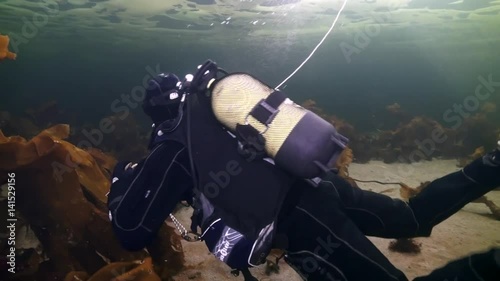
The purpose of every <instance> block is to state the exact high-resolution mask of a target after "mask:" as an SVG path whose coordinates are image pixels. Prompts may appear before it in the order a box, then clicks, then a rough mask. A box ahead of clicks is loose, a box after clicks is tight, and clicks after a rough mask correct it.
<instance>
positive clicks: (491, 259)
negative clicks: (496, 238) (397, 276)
mask: <svg viewBox="0 0 500 281" xmlns="http://www.w3.org/2000/svg"><path fill="white" fill-rule="evenodd" d="M499 278H500V248H496V249H492V250H490V251H488V252H485V253H478V254H473V255H470V256H468V257H464V258H462V259H459V260H456V261H453V262H450V263H448V264H447V265H445V266H443V267H442V268H439V269H436V270H434V271H433V272H431V273H430V274H429V275H427V276H423V277H418V278H415V279H413V280H414V281H445V280H448V281H475V280H477V281H498V279H499Z"/></svg>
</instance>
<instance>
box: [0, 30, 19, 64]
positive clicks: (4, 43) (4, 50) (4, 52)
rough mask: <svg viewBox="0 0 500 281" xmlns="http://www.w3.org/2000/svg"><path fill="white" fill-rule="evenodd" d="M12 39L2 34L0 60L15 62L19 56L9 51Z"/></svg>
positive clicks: (0, 35)
mask: <svg viewBox="0 0 500 281" xmlns="http://www.w3.org/2000/svg"><path fill="white" fill-rule="evenodd" d="M9 42H10V38H9V36H8V35H2V34H0V60H3V59H6V58H7V59H11V60H15V59H16V57H17V55H16V54H15V53H13V52H11V51H9Z"/></svg>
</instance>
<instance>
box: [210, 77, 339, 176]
mask: <svg viewBox="0 0 500 281" xmlns="http://www.w3.org/2000/svg"><path fill="white" fill-rule="evenodd" d="M209 89H210V92H211V103H212V110H213V112H214V115H215V116H216V118H217V119H218V121H219V122H221V123H222V124H223V125H224V126H225V127H226V128H228V129H229V130H230V131H231V132H232V133H234V134H235V135H236V136H237V137H238V139H239V141H240V146H239V150H240V152H241V154H242V155H243V156H245V157H246V158H248V159H249V160H253V159H255V158H258V157H265V156H268V157H270V158H272V159H273V160H274V161H275V163H276V165H278V166H280V167H282V168H283V169H285V170H286V171H288V172H290V173H291V174H293V175H296V176H298V177H301V178H314V177H318V176H321V174H322V173H323V172H324V171H326V170H328V169H329V168H331V166H332V165H333V164H334V163H335V161H336V160H337V158H338V156H339V155H340V153H341V152H342V151H343V149H344V148H345V147H346V143H347V142H348V139H347V138H346V137H344V136H342V135H341V134H339V133H338V132H337V130H336V129H335V127H334V126H333V125H332V124H330V123H329V122H327V121H325V120H324V119H323V118H321V117H320V116H318V115H316V114H315V113H313V112H311V111H309V110H307V109H305V108H303V107H301V106H299V105H297V104H296V103H294V102H293V101H292V100H290V99H289V98H288V97H287V96H286V94H285V93H284V92H282V91H280V90H275V89H273V88H271V87H270V86H268V85H266V84H265V83H264V82H262V81H260V80H258V79H257V78H255V77H253V76H252V75H250V74H247V73H232V74H228V75H226V76H224V77H222V78H220V79H217V80H215V81H213V83H211V85H210V88H209ZM264 155H265V156H264Z"/></svg>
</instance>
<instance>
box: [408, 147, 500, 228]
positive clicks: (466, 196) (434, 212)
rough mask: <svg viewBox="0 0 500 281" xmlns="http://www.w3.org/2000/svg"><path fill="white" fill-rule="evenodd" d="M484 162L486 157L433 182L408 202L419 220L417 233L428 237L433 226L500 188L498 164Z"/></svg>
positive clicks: (499, 165) (499, 168) (499, 167)
mask: <svg viewBox="0 0 500 281" xmlns="http://www.w3.org/2000/svg"><path fill="white" fill-rule="evenodd" d="M488 159H489V158H488V155H486V156H484V157H482V158H480V159H477V160H475V161H474V162H472V163H471V164H469V165H467V166H466V167H465V168H463V169H462V170H461V171H458V172H455V173H452V174H449V175H447V176H444V177H442V178H440V179H437V180H435V181H433V182H432V183H431V184H430V185H429V186H428V187H427V188H425V189H424V190H423V191H422V192H420V193H419V194H418V195H417V196H415V197H414V198H411V199H410V202H409V205H410V206H411V208H412V210H413V212H414V214H415V217H416V218H417V220H418V221H419V224H420V229H421V230H420V232H421V234H423V235H429V234H430V233H431V230H432V227H433V226H435V225H437V224H438V223H440V222H442V221H444V220H445V219H447V218H449V217H450V216H451V215H453V214H454V213H456V212H457V211H458V210H460V209H461V208H463V207H464V206H465V205H466V204H468V203H470V202H472V201H473V200H476V199H478V198H479V197H481V196H483V195H484V194H486V193H487V192H489V191H491V190H493V189H494V188H496V187H499V186H500V164H498V163H497V164H495V163H491V161H489V160H488Z"/></svg>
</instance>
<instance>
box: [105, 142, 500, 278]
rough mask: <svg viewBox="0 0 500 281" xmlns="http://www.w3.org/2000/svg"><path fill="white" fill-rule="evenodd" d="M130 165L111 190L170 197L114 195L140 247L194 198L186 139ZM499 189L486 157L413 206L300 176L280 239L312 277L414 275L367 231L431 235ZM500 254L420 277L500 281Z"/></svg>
mask: <svg viewBox="0 0 500 281" xmlns="http://www.w3.org/2000/svg"><path fill="white" fill-rule="evenodd" d="M127 163H128V162H127V161H125V162H121V163H120V164H118V165H117V167H116V169H115V172H114V175H113V177H115V179H114V183H113V184H112V187H111V193H113V192H118V190H123V189H126V188H129V187H130V186H133V188H132V190H141V189H142V190H143V193H144V190H146V189H147V188H148V187H151V186H153V187H154V186H163V187H164V188H161V189H159V190H160V191H159V192H158V193H155V194H151V195H148V196H159V198H162V200H161V202H162V203H161V204H156V205H153V206H140V205H139V206H137V204H135V203H134V202H125V201H124V200H122V201H120V198H118V199H116V198H115V197H116V196H113V194H110V198H114V201H113V200H110V202H109V206H111V207H110V209H116V205H115V204H122V208H120V211H119V212H117V213H114V214H113V215H114V216H115V217H113V226H114V228H115V232H116V234H117V237H118V238H119V240H120V241H121V242H122V244H123V245H124V247H126V248H128V249H131V250H138V249H141V248H143V247H144V246H146V245H147V244H148V243H150V241H152V239H153V238H154V236H155V234H156V232H157V231H158V229H159V227H161V225H162V223H163V221H164V220H165V218H166V217H167V216H168V214H169V213H170V212H172V210H173V209H174V208H175V205H176V204H177V203H178V202H180V201H181V200H187V199H189V198H190V194H191V193H190V190H191V187H192V180H191V171H190V169H189V167H190V165H189V155H188V153H187V148H186V147H185V146H184V145H183V144H181V143H179V142H176V141H172V140H165V141H162V142H159V143H158V144H156V145H155V146H152V147H151V153H150V154H149V155H148V156H147V157H146V158H144V160H143V161H141V162H139V163H138V165H137V166H135V167H130V165H129V167H128V169H124V168H125V165H126V164H127ZM464 171H465V172H464ZM256 177H258V175H256ZM497 186H500V167H489V166H487V165H485V164H484V163H483V162H482V160H481V159H479V160H477V161H475V162H473V163H472V164H470V165H469V166H467V167H466V168H465V169H463V170H461V171H457V172H455V173H451V174H449V175H446V176H444V177H442V178H439V179H437V180H435V181H433V182H432V183H431V184H430V185H429V186H428V187H427V188H426V189H424V190H423V191H422V192H421V193H420V194H418V195H417V196H416V197H414V198H412V199H411V200H410V202H409V203H408V204H407V203H405V202H404V201H402V200H399V199H393V198H391V197H388V196H386V195H382V194H378V193H374V192H371V191H366V190H362V189H360V188H358V187H353V186H352V185H350V184H349V183H348V182H347V181H345V180H343V179H342V178H340V177H339V176H337V175H336V174H334V173H329V174H327V175H326V177H324V178H323V179H322V181H321V182H320V184H319V186H318V187H316V188H314V187H311V186H310V185H309V184H308V183H307V182H306V181H304V180H300V179H297V180H296V181H295V183H293V184H292V187H291V188H290V192H289V193H288V195H287V197H286V199H285V201H284V204H283V207H282V208H281V211H280V213H279V221H278V222H279V225H278V234H279V235H278V237H280V238H283V237H286V240H285V241H286V242H287V243H285V244H283V243H280V245H281V246H284V247H286V249H285V250H286V253H287V255H286V256H285V260H286V261H287V263H289V264H290V265H291V266H292V267H293V268H294V269H295V270H296V271H297V272H298V273H299V274H300V275H301V276H303V277H304V278H305V279H307V280H354V281H355V280H377V281H378V280H407V278H406V277H405V275H404V273H403V272H401V271H400V270H398V269H397V268H396V267H394V266H393V265H392V264H391V263H390V262H389V260H388V259H387V258H386V257H385V256H384V255H383V254H382V253H381V252H380V251H379V250H378V249H377V248H376V247H375V246H374V245H373V244H372V243H371V242H370V240H368V239H367V238H366V236H365V235H369V236H377V237H384V238H410V237H419V236H429V235H430V234H431V230H432V228H433V227H434V226H435V225H436V224H438V223H440V222H441V221H443V220H445V219H446V218H448V217H449V216H451V215H453V214H454V213H455V212H457V211H458V210H460V209H461V208H462V207H463V206H464V205H465V204H467V203H469V202H471V201H472V200H474V199H476V198H478V197H480V196H481V195H483V194H485V193H487V192H488V191H491V190H492V189H493V188H495V187H497ZM146 192H147V191H146ZM143 193H141V194H143ZM131 201H133V200H131ZM113 206H115V207H113ZM145 210H146V211H149V212H152V213H154V215H149V216H147V217H148V221H146V222H144V224H145V225H146V226H142V227H141V228H143V229H142V230H141V231H134V232H133V235H129V234H128V233H126V232H122V231H121V229H120V228H119V227H117V223H116V221H117V220H118V221H120V224H121V226H122V227H123V226H125V227H126V226H127V224H128V226H129V228H133V227H134V225H135V223H136V222H137V221H139V220H141V219H142V216H143V214H144V212H145ZM495 255H496V257H495ZM499 255H500V249H496V250H491V251H489V252H487V253H481V254H475V255H472V256H470V257H467V258H464V259H461V260H459V261H456V262H453V263H450V264H448V265H447V266H445V267H444V268H442V269H439V270H436V271H434V272H433V273H432V274H430V275H429V276H426V277H420V278H417V279H415V280H419V281H420V280H436V281H438V280H439V281H443V280H446V279H447V280H450V281H451V280H457V281H458V280H498V277H499V276H500V264H499V262H500V261H499V260H498V259H500V256H499ZM495 258H496V259H495ZM481 278H482V279H481Z"/></svg>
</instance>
